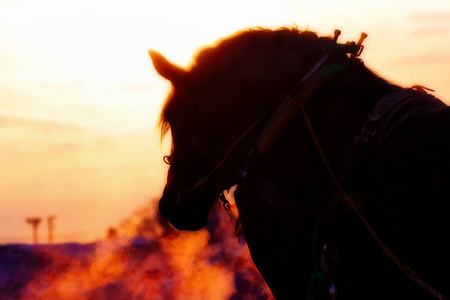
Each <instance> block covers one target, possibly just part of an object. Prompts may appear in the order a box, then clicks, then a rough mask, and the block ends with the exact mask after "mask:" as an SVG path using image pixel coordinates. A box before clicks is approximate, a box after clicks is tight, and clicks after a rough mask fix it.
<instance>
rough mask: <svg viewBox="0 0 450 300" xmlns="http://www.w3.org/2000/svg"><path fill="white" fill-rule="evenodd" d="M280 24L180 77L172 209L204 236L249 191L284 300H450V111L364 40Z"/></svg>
mask: <svg viewBox="0 0 450 300" xmlns="http://www.w3.org/2000/svg"><path fill="white" fill-rule="evenodd" d="M338 36H339V32H336V33H335V36H334V38H332V37H318V36H317V35H316V34H315V33H313V32H309V31H303V32H302V31H299V30H297V29H289V28H280V29H278V30H267V29H253V30H247V31H242V32H238V33H236V34H235V35H233V36H231V37H228V38H225V39H223V40H221V41H220V42H219V43H217V44H216V45H214V46H211V47H208V48H204V49H203V50H201V51H200V52H199V53H198V55H197V57H196V59H195V62H194V63H193V64H192V66H191V67H190V68H189V69H184V68H181V67H179V66H176V65H174V64H172V63H170V62H169V61H168V60H167V59H166V58H164V57H163V56H162V55H161V54H159V53H157V52H155V51H150V56H151V58H152V60H153V64H154V66H155V69H156V70H157V72H158V73H159V74H160V75H161V76H162V77H164V78H166V79H168V80H170V82H171V83H172V91H171V93H170V95H169V96H168V98H167V100H166V102H165V105H164V107H163V110H162V113H161V119H160V125H161V132H162V135H163V136H164V134H166V133H167V132H168V131H169V130H171V134H172V151H171V154H170V155H169V156H167V157H165V160H166V162H167V163H169V164H170V168H169V171H168V177H167V184H166V187H165V189H164V193H163V196H162V198H161V200H160V203H159V209H160V212H161V214H162V216H164V218H166V219H167V220H168V221H169V222H170V223H171V224H172V225H173V226H174V227H176V228H178V229H180V230H198V229H201V228H202V227H204V226H205V224H206V222H207V217H208V211H209V209H210V207H211V206H212V205H213V203H215V201H216V200H217V198H218V197H219V195H220V194H221V192H222V191H223V190H225V189H227V188H229V187H231V186H233V185H236V184H237V189H236V193H235V198H236V204H237V206H238V209H239V213H240V218H239V220H240V224H241V225H242V232H243V234H244V236H245V238H246V241H247V244H248V247H249V249H250V252H251V255H252V258H253V261H254V262H255V265H256V266H257V268H258V269H259V271H260V272H261V274H262V276H263V278H264V280H265V281H266V282H267V284H268V285H269V287H270V289H271V290H272V293H273V295H274V297H276V298H277V299H433V298H434V299H447V297H446V296H445V295H449V294H450V285H449V284H448V280H449V275H448V268H449V266H450V256H449V254H448V248H447V246H446V245H447V243H448V241H449V237H450V236H449V235H450V233H449V232H450V230H449V229H450V227H449V225H450V218H449V217H448V209H447V208H448V206H449V204H448V202H449V201H448V200H449V193H448V186H449V184H450V155H449V153H450V135H449V132H450V110H449V108H448V107H447V105H445V104H444V103H443V102H441V101H440V100H438V99H437V98H435V97H434V96H432V95H430V94H428V93H426V92H425V90H424V88H422V87H418V86H416V87H414V88H403V87H400V86H398V85H395V84H393V83H390V82H388V81H387V80H385V79H383V78H381V77H380V76H378V75H376V74H374V73H373V72H372V71H371V70H369V69H368V68H367V67H366V66H365V65H364V63H363V61H362V60H360V59H359V58H358V56H359V54H361V51H362V49H363V48H362V45H361V42H362V40H363V38H364V36H363V37H362V38H361V40H360V41H359V42H358V43H346V44H340V43H338V42H337V40H338Z"/></svg>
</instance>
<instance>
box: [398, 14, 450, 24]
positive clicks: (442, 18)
mask: <svg viewBox="0 0 450 300" xmlns="http://www.w3.org/2000/svg"><path fill="white" fill-rule="evenodd" d="M407 21H410V22H433V23H435V22H450V12H422V13H416V14H412V15H410V16H408V17H407Z"/></svg>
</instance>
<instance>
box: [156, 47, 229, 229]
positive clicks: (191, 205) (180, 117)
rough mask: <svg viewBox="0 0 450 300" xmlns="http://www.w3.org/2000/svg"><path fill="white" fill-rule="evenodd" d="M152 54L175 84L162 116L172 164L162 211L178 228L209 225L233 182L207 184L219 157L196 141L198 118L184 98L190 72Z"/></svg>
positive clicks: (161, 73)
mask: <svg viewBox="0 0 450 300" xmlns="http://www.w3.org/2000/svg"><path fill="white" fill-rule="evenodd" d="M149 54H150V57H151V58H152V61H153V64H154V67H155V69H156V71H157V72H158V73H159V74H160V75H161V76H162V77H164V78H165V79H167V80H169V81H170V82H171V83H172V87H173V91H172V95H171V96H170V97H169V99H168V101H167V102H166V106H165V108H164V110H163V113H162V115H161V119H160V123H161V130H162V134H163V135H164V134H165V133H166V132H167V131H168V130H169V128H170V130H171V136H172V150H171V154H170V155H168V156H165V157H164V161H165V162H166V163H167V164H168V165H169V166H170V167H169V170H168V174H167V183H166V186H165V188H164V192H163V195H162V197H161V199H160V201H159V210H160V213H161V215H162V216H163V217H164V218H165V219H166V220H168V221H169V222H170V223H171V224H172V225H173V226H174V227H175V228H177V229H178V230H192V231H194V230H199V229H201V228H203V227H204V226H205V225H206V222H207V218H208V212H209V209H210V207H211V206H212V205H213V204H214V202H215V201H216V200H217V199H218V196H219V194H220V193H221V192H222V191H223V190H224V189H226V188H227V187H230V186H231V185H232V183H228V182H224V183H222V182H219V183H218V184H217V183H216V182H211V180H210V182H209V183H208V184H204V183H205V182H204V180H202V179H204V177H205V175H207V174H210V173H211V171H212V170H213V169H214V167H215V164H216V158H215V157H212V156H213V154H212V153H205V152H207V151H208V150H205V148H202V147H201V146H199V144H198V143H196V142H195V137H194V135H193V130H194V129H195V126H196V120H195V119H192V118H190V117H191V116H192V111H193V110H194V109H195V106H194V105H191V104H189V105H188V103H186V99H185V97H186V95H188V94H190V93H191V92H190V89H191V86H192V80H191V78H190V74H189V72H188V71H187V70H185V69H183V68H180V67H179V66H176V65H175V64H173V63H171V62H169V61H168V60H167V59H166V58H165V57H163V56H162V55H161V54H159V53H157V52H155V51H149Z"/></svg>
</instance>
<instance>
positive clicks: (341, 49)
mask: <svg viewBox="0 0 450 300" xmlns="http://www.w3.org/2000/svg"><path fill="white" fill-rule="evenodd" d="M340 34H341V31H340V30H335V32H334V38H333V41H332V42H331V43H330V44H328V45H327V47H326V49H324V52H325V54H324V55H323V56H322V58H321V59H320V60H319V61H317V63H316V64H314V66H313V67H312V68H311V69H309V70H308V71H307V72H306V73H305V75H304V76H303V77H302V78H301V79H300V80H299V81H298V83H297V84H296V85H295V86H294V88H293V89H291V90H290V91H289V92H287V93H286V94H284V95H282V96H281V97H280V98H278V100H276V101H274V102H273V103H272V104H271V105H270V106H269V107H268V108H267V109H266V110H265V111H264V112H263V113H262V114H261V115H260V116H259V117H258V119H257V120H256V121H255V122H253V123H252V124H251V125H250V126H249V127H248V128H247V129H246V130H245V131H244V132H243V133H242V134H241V135H240V136H239V137H238V138H237V139H236V140H235V141H234V142H233V144H232V145H231V146H230V147H229V148H228V150H227V152H226V153H225V154H224V155H223V157H222V158H221V159H220V160H218V161H217V158H216V157H215V156H214V155H213V152H212V151H210V150H209V149H207V148H206V146H205V145H203V144H200V143H199V142H198V141H197V139H196V138H195V137H194V136H193V135H192V134H191V135H190V140H191V142H192V144H193V145H194V146H195V147H196V149H197V150H198V151H199V152H200V153H201V154H202V155H203V156H204V158H205V160H208V161H217V162H216V164H215V166H214V167H213V168H212V170H211V171H210V172H209V173H208V174H207V175H206V176H205V177H203V178H200V179H199V180H198V181H197V182H196V183H195V184H194V185H193V186H192V187H191V188H190V189H189V188H184V189H185V190H189V192H188V194H192V193H194V192H198V191H201V190H202V189H203V188H204V187H205V186H206V185H207V183H208V182H209V180H210V179H211V178H212V177H213V176H214V175H215V174H216V173H217V172H218V171H219V170H220V169H221V168H222V167H223V165H224V164H225V163H226V162H227V160H228V158H229V157H230V156H231V154H232V153H233V151H234V150H235V149H236V148H237V146H238V145H240V143H241V142H242V141H243V140H245V139H246V138H247V137H248V136H249V135H250V134H251V133H253V132H254V130H255V129H256V128H258V127H259V126H260V125H261V123H262V122H263V121H264V120H266V119H267V117H268V116H269V115H270V114H272V115H273V116H272V118H271V119H270V120H269V122H268V123H267V124H266V126H265V129H264V130H263V132H262V133H261V134H260V139H259V142H258V144H260V147H259V148H260V150H261V151H267V150H268V148H269V147H270V146H269V144H272V143H273V137H274V136H275V135H276V132H275V131H280V130H281V128H280V126H279V125H276V124H274V123H276V120H284V121H286V118H284V117H283V118H280V114H282V113H283V112H287V111H289V110H290V109H289V108H290V105H291V106H292V105H297V106H298V105H302V104H304V103H305V102H307V101H308V100H309V99H310V98H311V97H312V96H313V95H314V93H315V92H316V91H317V90H318V89H319V88H320V87H321V86H322V84H324V83H325V82H326V80H328V79H329V78H331V77H332V76H334V75H335V74H336V73H338V72H339V71H341V70H343V69H345V68H346V65H345V64H344V63H342V62H337V63H336V62H332V63H331V64H328V65H327V64H326V63H327V62H328V61H329V60H331V59H332V58H335V57H337V56H338V55H343V54H350V58H356V57H358V56H359V55H360V54H361V53H362V50H363V48H364V47H363V46H362V42H363V40H364V39H365V38H366V37H367V34H365V33H362V34H361V38H360V40H359V41H358V43H355V42H347V43H346V44H339V43H337V39H338V37H339V35H340ZM347 59H348V58H347ZM274 111H275V113H274ZM297 111H298V109H297ZM291 112H292V111H291ZM274 125H275V126H274ZM275 128H277V129H276V130H275V131H274V129H275ZM268 146H269V147H268ZM170 157H171V156H164V158H163V160H164V162H165V163H167V164H169V165H171V162H170V160H171V159H170Z"/></svg>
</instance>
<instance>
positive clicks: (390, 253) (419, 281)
mask: <svg viewBox="0 0 450 300" xmlns="http://www.w3.org/2000/svg"><path fill="white" fill-rule="evenodd" d="M388 96H392V95H391V94H388ZM386 98H387V97H383V98H382V100H380V102H379V103H382V101H383V100H384V99H386ZM398 99H401V100H404V99H405V98H402V97H399V98H398ZM300 110H301V112H302V114H303V117H304V119H305V122H306V124H307V126H308V130H309V132H310V134H311V137H312V139H313V141H314V144H315V146H316V149H317V151H318V153H319V155H320V157H321V159H322V162H323V164H324V165H325V168H326V169H327V172H328V175H330V177H331V179H332V180H333V183H334V185H335V186H336V188H337V189H338V191H339V193H340V194H341V195H342V197H343V198H344V199H345V201H346V202H347V204H348V205H349V206H350V207H351V209H352V210H353V211H354V212H355V213H356V215H357V216H358V218H359V219H360V221H361V222H362V223H363V225H364V226H365V227H366V229H367V230H368V231H369V233H370V234H371V235H372V237H373V238H374V239H375V241H376V242H377V243H378V245H379V246H380V247H381V250H382V252H383V254H384V255H386V256H387V257H389V258H390V259H391V260H392V262H394V264H395V265H396V266H397V267H398V268H399V269H400V271H402V272H403V274H405V275H406V276H407V277H408V278H409V279H411V280H412V281H414V282H415V283H416V284H418V285H419V286H421V287H423V288H424V289H425V290H426V291H427V292H428V293H430V294H431V295H433V296H434V297H436V298H437V299H439V300H446V299H449V298H448V297H447V296H445V295H444V294H442V293H441V292H439V291H438V290H436V289H435V288H433V287H432V286H431V285H430V284H429V283H428V282H426V281H425V280H423V279H422V278H421V277H420V276H419V275H418V274H417V273H416V272H415V271H414V270H413V269H411V268H410V267H409V266H407V265H406V264H405V263H403V262H402V261H401V260H400V259H399V258H398V257H397V256H396V255H395V253H394V252H393V251H392V250H391V249H390V248H389V247H388V246H387V245H386V244H385V243H384V242H383V241H382V240H381V238H380V237H379V236H378V234H377V233H376V232H375V230H374V229H373V228H372V226H371V225H370V224H369V222H367V220H366V218H365V217H364V216H363V214H362V213H361V211H360V210H359V209H358V207H357V206H356V205H355V203H354V202H353V201H352V199H351V198H350V196H349V195H348V194H347V192H346V191H345V190H344V188H343V187H342V185H341V183H340V182H339V180H338V179H337V177H336V175H335V174H334V172H333V170H332V168H331V166H330V164H329V163H328V160H327V157H326V155H325V153H324V151H323V149H322V147H321V145H320V142H319V140H318V139H317V136H316V134H315V132H314V128H313V127H312V124H311V122H310V120H309V117H308V114H307V113H306V111H305V108H304V106H303V105H301V106H300ZM368 121H370V116H369V119H368ZM363 132H364V129H363Z"/></svg>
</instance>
